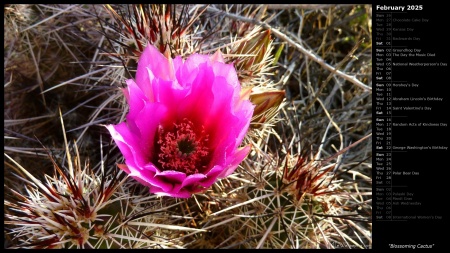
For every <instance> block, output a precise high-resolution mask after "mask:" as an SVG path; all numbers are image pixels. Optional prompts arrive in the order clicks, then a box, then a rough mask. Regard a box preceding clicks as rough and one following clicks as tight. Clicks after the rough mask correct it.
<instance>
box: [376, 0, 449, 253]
mask: <svg viewBox="0 0 450 253" xmlns="http://www.w3.org/2000/svg"><path fill="white" fill-rule="evenodd" d="M377 5H378V6H405V10H404V11H398V10H381V8H380V9H377ZM407 6H412V7H410V8H411V9H410V10H406V8H408V7H407ZM419 6H421V7H419ZM372 10H373V13H372V14H373V15H372V18H373V19H372V22H373V32H372V34H373V98H374V100H375V101H376V99H377V97H376V96H377V91H379V90H382V91H381V93H383V94H384V95H386V96H387V95H389V96H390V97H391V99H392V101H391V104H389V105H390V106H392V107H391V108H392V109H391V110H390V111H391V113H392V114H391V115H392V117H390V118H391V120H392V121H391V122H392V127H391V134H390V137H391V139H390V140H391V143H390V144H391V149H390V150H391V151H392V152H390V153H391V157H392V159H391V160H392V161H391V165H392V171H397V172H401V173H403V172H406V173H408V172H414V173H416V176H405V175H403V174H402V175H396V176H395V175H392V178H391V184H390V185H391V186H392V187H391V191H392V192H395V191H398V192H410V193H413V194H414V196H413V201H412V202H413V203H415V205H394V206H391V207H392V209H391V215H392V217H391V219H387V218H386V217H383V218H381V219H380V217H381V216H382V215H377V210H378V214H380V213H383V212H385V209H383V210H382V211H381V212H380V210H379V209H378V208H380V206H384V207H386V202H387V201H384V200H383V201H377V195H378V194H377V188H384V189H385V190H389V189H388V188H389V187H385V186H387V185H386V184H385V182H383V184H377V182H382V180H378V181H377V177H376V173H377V167H376V160H375V159H376V155H377V153H385V152H379V150H377V145H376V143H377V142H376V140H375V138H376V136H377V130H381V129H382V131H381V132H385V130H386V129H385V128H386V127H385V125H384V126H383V127H381V128H377V127H376V126H375V124H376V122H377V119H378V118H383V117H384V119H386V117H385V116H386V115H385V114H384V115H380V114H377V109H378V111H385V112H386V110H387V109H386V108H387V107H386V100H384V101H383V102H382V104H383V105H382V106H381V107H376V106H377V105H376V104H375V105H374V108H375V110H374V111H373V119H374V120H373V122H374V123H373V124H374V125H373V131H374V137H373V140H374V141H373V143H374V146H373V151H374V154H375V155H374V156H373V164H374V170H373V194H374V198H373V199H374V203H373V210H374V212H373V220H374V223H373V249H375V250H384V249H389V248H402V247H405V248H407V247H415V248H416V249H417V248H421V247H422V248H432V249H443V248H446V240H447V239H446V237H447V233H446V232H445V231H447V227H446V226H447V225H448V216H447V215H446V214H447V210H446V203H447V194H448V192H449V190H448V185H449V183H448V182H449V178H448V177H447V175H448V172H447V170H449V169H450V166H448V163H447V159H448V158H449V157H450V156H449V155H450V153H449V151H448V149H447V150H445V149H439V148H436V149H434V148H433V147H448V146H449V143H450V142H449V137H448V136H449V135H448V130H449V128H448V126H443V125H441V126H434V125H431V126H424V125H423V124H430V123H431V124H435V125H439V124H448V123H449V120H448V119H449V115H450V114H449V113H448V111H449V109H450V107H449V103H448V100H449V99H450V96H449V94H450V93H449V92H447V86H448V85H450V83H449V81H448V80H447V79H448V73H449V68H448V66H446V65H445V64H448V63H449V53H448V51H449V50H448V40H447V39H446V38H445V37H446V36H445V34H446V33H447V32H448V30H449V29H448V25H449V21H448V20H449V19H448V15H449V14H448V10H447V8H445V7H443V6H441V5H437V4H432V3H429V2H427V1H410V2H408V1H402V2H399V1H395V2H392V1H384V2H382V1H375V2H373V3H372ZM377 14H382V15H379V16H378V17H377ZM388 14H390V15H388ZM387 19H391V26H390V28H391V31H392V33H391V34H387V33H386V28H388V27H389V26H387V25H386V24H387V23H388V22H389V21H388V20H387ZM406 19H408V20H410V22H402V20H406ZM422 19H427V20H428V22H422ZM413 20H414V22H413ZM418 20H420V21H418ZM380 28H381V29H380ZM393 28H395V29H396V31H393V30H394V29H393ZM408 28H409V29H408ZM377 29H378V30H380V31H382V32H379V33H377ZM407 29H408V30H409V31H406V30H407ZM410 29H413V31H411V30H410ZM394 38H395V39H394ZM398 38H400V39H398ZM401 38H411V40H401ZM388 39H390V40H389V42H391V43H390V45H389V46H390V49H391V50H394V49H396V50H397V52H398V50H399V49H400V50H404V51H405V52H407V51H408V50H410V49H411V50H413V51H414V49H419V50H420V51H421V52H420V53H425V54H426V53H430V54H435V55H434V56H431V55H430V56H423V57H420V56H413V55H414V52H413V55H411V56H404V55H403V56H400V54H398V53H397V56H394V55H393V54H392V51H391V52H390V53H391V60H390V61H391V62H392V63H391V65H392V68H391V69H390V71H389V72H391V73H388V75H386V68H385V67H386V66H383V67H381V68H378V69H377V66H376V63H377V62H378V63H380V62H386V59H387V58H388V57H386V51H384V52H382V51H381V50H379V51H378V52H380V54H378V56H380V55H383V56H382V57H377V49H387V48H388V47H386V46H387V45H386V42H387V41H388ZM418 39H419V40H418ZM377 42H383V44H382V45H381V44H377ZM405 49H408V50H405ZM408 62H412V63H418V64H417V65H418V66H394V65H393V63H408ZM420 63H434V64H436V66H434V67H433V66H420ZM380 66H381V65H380ZM381 69H383V70H381ZM376 72H381V76H383V77H384V78H386V76H391V78H392V79H391V82H390V83H391V89H390V90H389V91H390V94H388V92H387V91H386V84H387V83H389V82H388V81H387V80H386V79H383V82H377V81H379V80H377V79H376V77H377V73H376ZM378 75H380V73H379V74H378ZM377 83H378V84H381V83H383V84H384V85H383V86H381V85H379V86H378V87H380V88H377ZM395 83H397V84H412V83H414V84H418V87H414V88H413V87H411V86H409V87H407V86H405V87H403V86H398V85H397V87H393V86H392V85H393V84H395ZM379 95H380V92H379V93H378V96H379ZM399 98H400V99H399ZM401 98H416V99H417V100H415V101H411V100H409V101H408V100H406V101H404V100H401ZM421 98H423V100H420V99H421ZM434 98H438V99H439V98H441V99H442V101H435V100H433V99H434ZM393 99H397V100H393ZM428 99H429V100H428ZM374 103H375V102H374ZM405 107H418V108H421V109H416V110H404V109H399V108H405ZM425 107H427V108H430V107H431V110H429V109H427V110H424V109H423V108H425ZM393 108H397V109H393ZM380 116H381V117H380ZM384 122H385V121H384ZM394 124H395V125H396V126H395V125H394ZM405 124H406V125H405ZM379 132H380V131H379ZM379 136H380V135H379ZM384 137H385V136H384ZM381 142H382V143H383V145H386V143H385V142H386V138H384V140H383V141H381ZM378 144H380V142H378ZM379 146H382V145H379ZM394 146H395V149H394ZM407 146H415V147H427V148H428V147H429V149H425V148H424V149H422V150H419V149H406V147H407ZM401 147H405V149H401ZM385 149H386V148H385ZM382 167H384V165H383V166H380V167H379V169H380V170H381V168H382ZM383 179H386V178H383ZM384 181H387V180H384ZM382 197H386V195H382ZM390 202H392V201H390ZM379 203H382V204H381V205H379ZM410 203H411V202H410ZM417 203H420V205H417ZM383 214H384V213H383ZM408 216H411V217H417V216H429V217H431V216H433V217H435V218H433V219H417V218H416V219H395V218H393V217H408ZM439 217H440V218H439Z"/></svg>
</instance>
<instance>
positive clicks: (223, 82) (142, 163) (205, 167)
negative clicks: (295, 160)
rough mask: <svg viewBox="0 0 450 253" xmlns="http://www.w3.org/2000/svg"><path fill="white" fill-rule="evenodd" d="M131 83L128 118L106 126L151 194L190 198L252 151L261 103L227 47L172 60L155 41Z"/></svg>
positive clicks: (130, 169)
mask: <svg viewBox="0 0 450 253" xmlns="http://www.w3.org/2000/svg"><path fill="white" fill-rule="evenodd" d="M127 84H128V86H127V88H124V89H123V92H124V95H125V97H126V99H127V102H128V104H129V108H130V109H129V112H128V114H127V117H126V122H122V123H120V124H118V125H108V126H106V127H107V128H108V130H109V132H110V133H111V135H112V138H113V139H114V140H115V142H116V144H117V146H118V147H119V149H120V151H121V152H122V154H123V156H124V158H125V163H126V165H119V167H120V168H121V169H123V170H124V171H125V172H126V173H128V174H129V175H130V176H131V177H133V178H134V179H136V180H137V181H139V182H140V183H141V184H143V185H145V186H148V187H149V188H150V192H151V193H155V194H158V195H162V196H172V197H178V198H188V197H190V196H191V195H192V194H193V193H197V192H201V191H204V190H205V189H207V188H209V187H210V186H211V185H212V184H213V183H214V182H215V181H216V180H217V179H218V178H224V177H226V176H228V175H230V174H231V173H233V172H234V170H235V169H236V168H237V166H238V165H239V163H240V162H241V161H242V160H243V159H244V158H245V157H246V156H247V154H248V153H249V151H250V145H246V146H244V147H239V146H240V145H241V142H242V140H243V139H244V136H245V134H246V132H247V130H248V127H249V124H250V120H251V117H252V114H253V109H254V105H253V104H252V103H251V102H250V101H249V100H248V98H245V97H244V96H242V95H241V86H240V83H239V81H238V77H237V74H236V70H235V69H234V67H233V65H232V64H225V63H224V60H223V58H222V55H221V54H220V52H217V53H215V54H214V55H211V56H210V55H201V54H193V55H191V56H189V57H188V58H187V59H186V60H185V61H183V60H182V59H181V57H179V56H178V57H176V58H175V59H173V60H172V59H170V58H169V59H167V58H166V57H164V55H162V54H161V53H160V52H159V51H158V50H157V49H156V48H155V47H154V46H151V45H149V46H148V47H147V48H146V49H145V50H144V52H143V53H142V55H141V57H140V59H139V62H138V68H137V73H136V80H132V79H129V80H127Z"/></svg>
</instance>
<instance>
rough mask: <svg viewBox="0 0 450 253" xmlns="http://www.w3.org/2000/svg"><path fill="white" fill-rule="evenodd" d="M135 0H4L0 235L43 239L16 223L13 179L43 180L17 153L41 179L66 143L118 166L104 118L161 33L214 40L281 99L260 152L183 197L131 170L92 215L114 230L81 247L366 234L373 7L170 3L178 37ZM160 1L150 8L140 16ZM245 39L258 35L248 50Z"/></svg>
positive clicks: (190, 49)
mask: <svg viewBox="0 0 450 253" xmlns="http://www.w3.org/2000/svg"><path fill="white" fill-rule="evenodd" d="M135 7H136V6H127V5H123V6H115V5H111V6H102V5H62V4H61V5H45V4H39V5H17V4H10V5H5V10H4V14H5V16H4V24H5V25H4V26H5V36H4V52H5V54H4V99H5V100H4V101H5V102H4V119H5V120H4V123H5V126H4V142H5V154H6V156H7V157H8V159H5V160H4V163H5V171H4V179H5V184H4V187H5V201H6V202H8V201H9V202H8V203H9V204H8V205H6V202H5V208H4V210H5V228H4V234H5V238H6V242H7V243H6V247H17V246H19V247H20V245H21V244H23V243H25V242H28V243H30V242H33V240H37V239H36V238H34V239H33V238H30V237H28V236H29V235H26V234H25V233H22V232H23V231H25V230H23V231H22V230H21V227H22V228H23V226H21V225H18V224H17V223H14V222H11V221H12V220H14V219H15V218H17V217H19V216H20V215H19V214H17V212H16V211H14V210H13V209H11V208H12V206H14V204H18V203H17V194H15V193H12V192H11V191H10V189H12V190H13V191H15V192H17V193H20V194H21V195H23V196H28V195H29V194H30V192H33V191H32V190H30V189H35V190H36V191H39V190H38V189H37V188H36V186H35V185H33V184H32V183H30V182H29V181H28V183H25V185H28V186H27V187H24V183H23V181H18V180H17V177H19V178H25V179H26V178H28V179H27V180H31V178H29V177H28V176H27V175H26V173H24V172H23V170H21V169H19V167H20V166H21V167H23V168H24V169H26V170H27V171H28V172H29V173H30V174H32V175H33V176H34V177H35V179H36V180H45V175H49V176H51V177H53V175H54V171H53V170H54V165H55V164H54V163H53V162H55V163H57V164H58V161H59V165H58V166H60V167H61V168H62V170H64V169H67V168H68V167H70V166H69V165H67V164H66V163H67V162H68V160H69V158H68V156H69V154H70V153H73V152H75V151H74V149H72V148H71V149H70V150H69V148H68V147H73V148H75V147H77V149H78V154H77V157H78V159H80V160H81V161H89V164H90V167H91V168H92V169H93V171H94V172H92V173H93V174H92V175H101V173H100V172H99V171H100V170H102V168H103V169H104V170H106V171H108V172H110V173H112V172H113V171H115V170H118V169H117V167H116V164H117V163H122V162H123V160H122V159H123V158H122V157H121V154H120V152H119V150H118V149H117V148H116V147H115V145H114V142H112V141H111V138H110V136H109V134H108V132H107V130H106V129H105V128H104V127H103V126H102V125H103V124H117V123H118V122H121V121H123V119H124V117H125V115H126V112H127V111H126V110H127V105H126V102H125V99H124V97H123V95H122V92H121V91H120V89H118V88H119V87H123V86H124V84H125V80H126V79H129V78H132V77H133V76H134V73H135V70H136V59H138V57H139V54H140V51H141V49H140V48H141V47H142V46H143V45H145V44H147V43H152V44H158V45H159V46H160V47H161V50H162V51H164V52H165V53H166V54H167V55H170V56H175V55H181V56H182V57H186V56H188V55H190V54H192V53H194V52H198V53H205V54H206V53H214V52H215V51H216V50H217V49H220V50H221V51H222V52H223V53H224V55H225V60H226V61H228V62H234V63H235V64H236V66H238V73H239V78H240V80H241V83H242V86H244V87H247V86H254V87H255V88H254V90H255V91H257V92H267V91H284V92H285V100H284V101H283V103H281V105H279V104H276V105H274V107H273V108H271V111H270V113H269V112H268V114H265V115H264V117H263V116H262V115H260V116H259V117H255V120H256V119H257V122H253V123H252V129H251V130H250V132H249V133H248V135H247V138H246V140H245V141H246V142H250V143H252V144H253V150H252V152H251V154H250V155H249V156H248V157H247V158H246V159H245V160H244V162H242V163H241V165H240V166H239V168H238V169H237V170H236V172H235V173H234V174H232V175H231V176H229V177H228V178H226V179H223V180H220V181H218V182H217V183H215V184H214V185H213V186H212V187H211V188H210V189H209V190H208V191H206V192H205V193H202V194H196V195H194V197H192V198H189V199H186V200H184V199H173V198H168V197H156V196H153V195H150V194H149V193H148V191H147V189H145V188H143V187H141V186H139V185H137V184H136V183H134V181H133V180H125V183H123V184H121V185H120V187H118V188H117V190H115V191H117V192H115V193H114V195H113V198H115V200H117V201H116V202H115V203H120V205H119V206H114V208H115V209H114V208H112V209H108V208H106V207H105V210H104V211H102V212H101V213H102V214H105V215H106V214H108V215H110V216H108V217H110V220H108V221H107V219H100V220H97V221H96V222H94V223H92V224H91V223H89V222H87V223H86V224H88V223H89V224H90V225H86V226H87V228H92V231H94V230H95V231H96V233H97V232H98V226H99V225H102V226H103V225H104V228H105V229H110V230H108V231H106V230H105V231H106V232H105V231H103V232H105V233H106V234H108V233H109V235H108V236H106V234H105V233H104V234H102V236H100V237H95V236H94V235H93V233H94V232H92V233H91V235H90V236H91V237H90V238H91V240H90V241H89V243H86V245H88V246H92V247H108V248H121V247H122V248H342V247H344V248H370V247H371V235H372V223H371V209H372V208H371V204H372V202H371V193H372V179H371V174H372V164H371V155H372V142H371V131H372V127H371V121H372V112H371V109H372V100H371V86H372V72H371V69H372V56H371V44H372V37H371V29H372V27H371V5H301V4H298V5H290V6H287V5H276V4H270V5H257V6H252V5H208V6H205V5H186V6H171V9H170V13H171V15H172V16H171V19H170V20H172V23H170V24H169V25H165V26H164V24H163V26H161V27H172V28H177V27H178V28H179V29H178V30H176V29H173V30H169V32H174V31H183V34H181V33H178V34H177V35H176V36H175V39H174V40H172V41H163V40H162V39H161V38H159V37H158V38H156V39H155V38H152V37H151V36H150V37H149V36H148V35H146V33H145V29H144V28H145V27H144V28H142V27H141V28H139V27H138V26H137V25H136V22H134V21H133V20H134V19H133V18H138V17H142V16H137V14H136V13H135V12H134V10H137V9H139V8H137V9H133V8H135ZM164 8H166V9H163V7H162V6H156V5H155V6H148V8H147V7H146V8H145V9H144V10H145V13H146V14H145V15H147V16H148V17H153V16H157V15H158V14H161V13H164V12H162V10H167V6H165V7H164ZM120 18H124V21H121V20H120ZM174 21H176V22H174ZM159 24H160V23H154V24H152V25H153V26H158V25H159ZM126 25H128V26H129V27H132V28H133V27H134V28H136V30H135V32H134V33H129V32H127V29H126ZM143 29H144V30H143ZM268 30H270V33H268V32H267V31H268ZM174 33H175V32H174ZM258 36H261V37H258ZM268 36H270V37H268ZM255 38H257V40H256V39H255ZM259 39H261V41H264V39H267V40H266V42H267V43H259ZM257 41H258V43H259V44H258V43H257ZM166 42H167V43H170V44H171V45H172V47H169V48H167V49H166V48H164V47H163V45H165V44H164V43H166ZM242 43H247V44H248V45H251V44H252V43H255V44H258V46H256V47H252V48H250V47H248V48H247V49H245V50H243V47H242V46H240V45H242ZM247 44H246V45H247ZM244 48H245V47H244ZM258 48H265V50H263V51H258V50H256V49H258ZM255 55H257V57H259V58H258V60H256V61H254V60H252V59H253V58H252V57H255ZM278 106H279V108H278ZM277 109H278V110H277ZM59 110H61V112H62V119H63V121H64V127H65V130H64V129H63V128H61V119H60V115H59ZM262 119H264V120H262ZM64 138H67V140H68V142H69V143H70V145H69V144H67V143H66V144H65V142H64ZM66 148H67V149H66ZM49 150H50V152H51V153H52V155H53V156H52V157H53V158H52V159H49V157H48V155H47V151H49ZM9 158H10V159H9ZM106 158H107V159H106ZM14 161H15V162H14ZM64 161H65V162H64ZM83 163H84V162H83ZM19 165H20V166H19ZM86 170H88V169H86ZM86 173H87V172H86ZM89 175H91V174H89ZM58 178H59V179H61V177H60V176H57V175H56V176H55V179H56V180H58ZM86 180H88V179H86ZM99 180H100V179H99ZM101 180H103V179H101ZM101 180H100V181H101ZM88 181H89V182H90V183H91V182H97V181H96V180H94V179H92V178H89V180H88ZM100 181H99V182H100ZM25 182H27V181H25ZM43 182H44V181H43ZM92 184H94V183H92ZM58 187H63V186H61V185H58ZM26 188H27V189H26ZM63 188H64V187H63ZM61 191H63V189H62V188H61ZM96 191H97V190H96ZM13 195H14V196H13ZM36 196H41V195H39V194H36V195H35V197H36ZM25 198H26V197H25ZM29 198H31V197H29ZM39 198H40V197H39ZM139 200H141V201H139ZM14 201H16V202H14ZM22 201H26V200H24V199H22ZM40 201H41V200H40ZM11 203H12V204H11ZM44 204H45V203H44ZM118 209H120V211H118ZM111 210H116V214H117V215H116V216H115V215H112V214H111ZM11 217H13V218H11ZM14 217H15V218H14ZM6 221H8V222H6ZM158 224H159V225H158ZM94 225H95V226H94ZM89 226H92V227H89ZM94 228H95V229H94ZM21 231H22V232H21ZM41 232H42V231H41ZM103 232H102V233H103ZM88 237H89V236H88ZM99 238H100V239H99ZM60 246H61V247H78V246H80V245H76V243H73V242H71V241H70V240H68V241H67V242H66V243H65V244H61V245H60ZM80 247H81V246H80ZM86 247H87V246H86Z"/></svg>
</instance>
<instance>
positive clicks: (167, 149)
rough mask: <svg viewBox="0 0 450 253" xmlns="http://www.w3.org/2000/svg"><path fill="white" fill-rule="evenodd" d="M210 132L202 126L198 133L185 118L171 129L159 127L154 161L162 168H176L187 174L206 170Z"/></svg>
mask: <svg viewBox="0 0 450 253" xmlns="http://www.w3.org/2000/svg"><path fill="white" fill-rule="evenodd" d="M208 136H209V135H208V134H206V133H205V130H204V128H203V126H202V130H201V132H200V133H196V132H195V131H194V129H193V124H192V122H191V121H189V120H188V119H183V121H182V122H181V123H179V124H177V123H174V128H173V129H172V130H171V131H165V130H164V129H163V128H162V126H160V127H159V129H158V138H157V142H156V149H155V150H156V153H155V157H154V158H155V159H154V161H155V162H156V163H157V165H159V168H161V169H162V170H176V171H179V172H184V173H186V174H187V175H191V174H195V173H199V172H200V173H201V172H203V171H205V169H206V167H207V165H208V163H209V154H210V152H209V148H208V146H207V143H208Z"/></svg>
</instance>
